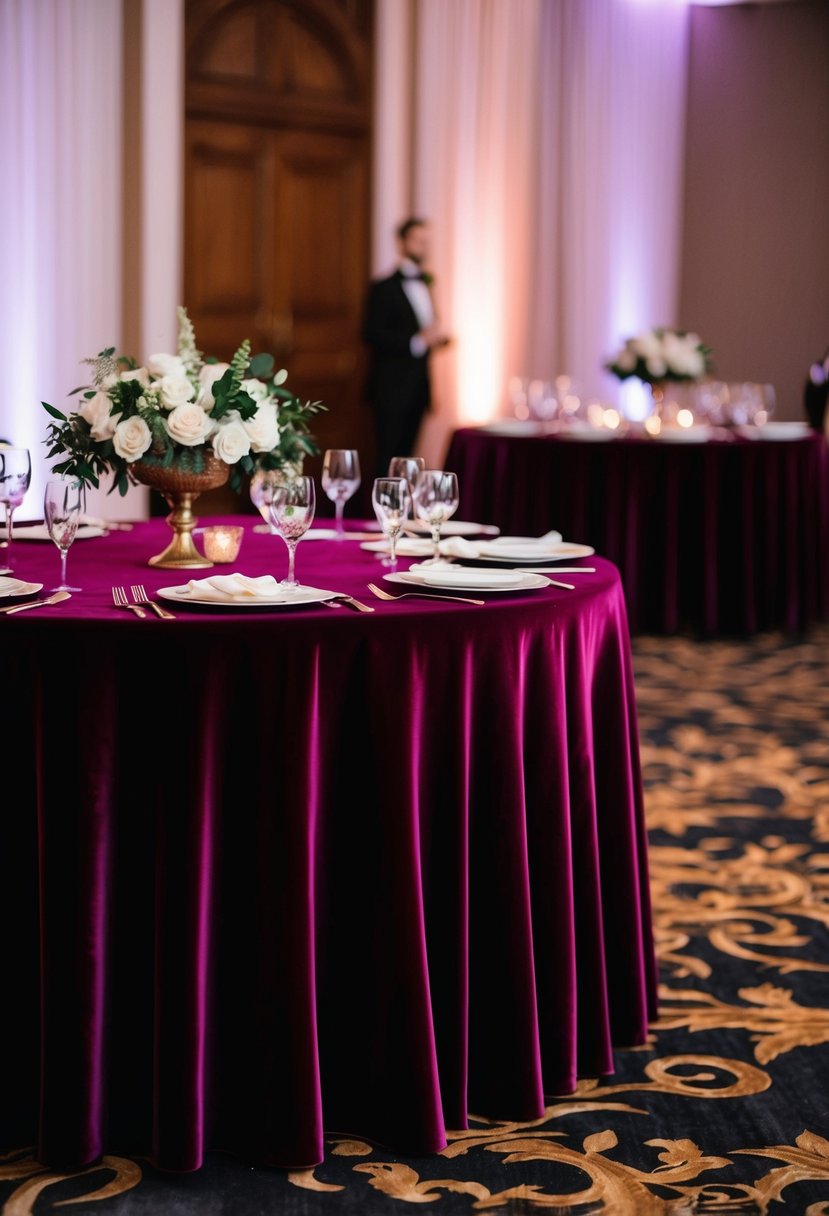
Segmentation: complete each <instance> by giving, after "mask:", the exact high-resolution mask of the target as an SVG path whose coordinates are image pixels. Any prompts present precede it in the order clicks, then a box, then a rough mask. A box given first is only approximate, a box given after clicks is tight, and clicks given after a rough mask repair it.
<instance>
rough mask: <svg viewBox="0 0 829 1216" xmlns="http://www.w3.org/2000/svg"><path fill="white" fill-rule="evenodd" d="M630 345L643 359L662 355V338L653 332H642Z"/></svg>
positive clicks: (656, 357) (657, 357)
mask: <svg viewBox="0 0 829 1216" xmlns="http://www.w3.org/2000/svg"><path fill="white" fill-rule="evenodd" d="M630 345H631V347H632V349H633V352H634V354H637V355H639V356H640V358H642V359H659V358H661V357H662V340H661V339H660V337H659V336H658V335H657V334H655V333H653V332H650V333H646V334H640V335H639V337H638V338H632V339H631V342H630Z"/></svg>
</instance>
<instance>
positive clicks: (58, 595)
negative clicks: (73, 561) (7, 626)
mask: <svg viewBox="0 0 829 1216" xmlns="http://www.w3.org/2000/svg"><path fill="white" fill-rule="evenodd" d="M71 598H72V597H71V595H70V594H69V592H68V591H56V592H55V594H54V595H50V596H49V597H48V599H45V600H29V602H28V604H14V605H12V607H11V608H0V612H4V613H5V614H6V615H7V616H11V615H12V613H13V612H26V611H27V610H28V609H29V608H45V607H46V606H47V605H48V604H59V603H60V602H61V601H62V600H69V599H71Z"/></svg>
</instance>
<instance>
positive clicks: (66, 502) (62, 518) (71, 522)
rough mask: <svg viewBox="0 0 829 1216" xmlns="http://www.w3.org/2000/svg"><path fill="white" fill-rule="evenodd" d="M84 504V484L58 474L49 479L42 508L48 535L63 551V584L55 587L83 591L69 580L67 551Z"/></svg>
mask: <svg viewBox="0 0 829 1216" xmlns="http://www.w3.org/2000/svg"><path fill="white" fill-rule="evenodd" d="M82 507H83V486H82V484H81V482H79V481H75V480H74V479H73V478H63V477H56V478H54V479H53V480H52V481H47V483H46V493H45V495H44V498H43V512H44V515H45V516H46V527H47V529H48V532H49V535H50V536H51V538H52V540H53V541H54V542H55V544H56V545H57V547H58V550H59V552H60V585H59V586H57V587H53V588H52V590H53V591H80V587H70V586H69V584H68V583H67V581H66V555H67V553H68V552H69V546H70V545H71V544H72V541H73V540H74V539H75V535H76V533H77V531H78V524H79V523H80V520H81V509H82Z"/></svg>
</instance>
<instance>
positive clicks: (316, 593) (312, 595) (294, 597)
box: [156, 583, 337, 608]
mask: <svg viewBox="0 0 829 1216" xmlns="http://www.w3.org/2000/svg"><path fill="white" fill-rule="evenodd" d="M156 595H158V596H160V598H161V599H163V600H170V601H171V602H172V603H174V604H200V605H207V606H208V607H210V608H296V607H298V606H299V605H300V604H321V603H322V602H323V601H324V600H331V599H335V598H336V596H337V592H336V591H323V590H321V589H320V588H319V587H302V586H300V587H298V588H297V590H296V591H285V592H280V593H279V594H277V595H274V596H273V597H271V596H264V595H257V596H247V597H245V596H232V595H226V596H223V595H221V594H220V593H219V592H218V591H217V592H216V594H215V595H198V596H197V595H192V594H188V592H187V584H186V583H184V584H182V585H181V586H179V587H159V589H158V591H157V592H156Z"/></svg>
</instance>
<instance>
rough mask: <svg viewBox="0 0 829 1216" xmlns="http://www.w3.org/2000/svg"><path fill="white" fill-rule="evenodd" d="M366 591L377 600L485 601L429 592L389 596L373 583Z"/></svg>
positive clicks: (476, 602)
mask: <svg viewBox="0 0 829 1216" xmlns="http://www.w3.org/2000/svg"><path fill="white" fill-rule="evenodd" d="M368 589H369V591H370V592H371V593H372V595H376V596H377V598H378V600H408V599H412V598H414V599H418V600H454V601H455V603H456V604H485V603H486V600H469V599H466V597H465V596H463V595H444V594H443V593H442V592H438V593H437V594H436V595H433V594H432V593H431V591H404V592H403V594H402V595H389V593H388V591H383V589H382V587H375V585H374V583H369V584H368Z"/></svg>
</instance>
